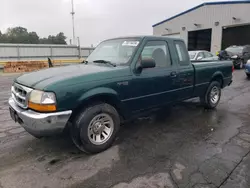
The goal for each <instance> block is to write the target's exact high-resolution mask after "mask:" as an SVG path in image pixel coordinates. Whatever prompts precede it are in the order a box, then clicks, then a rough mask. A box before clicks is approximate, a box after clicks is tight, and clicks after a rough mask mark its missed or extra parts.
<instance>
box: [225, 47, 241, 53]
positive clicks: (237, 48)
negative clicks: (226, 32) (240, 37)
mask: <svg viewBox="0 0 250 188" xmlns="http://www.w3.org/2000/svg"><path fill="white" fill-rule="evenodd" d="M242 50H243V47H242V46H237V47H228V48H226V51H227V52H231V53H233V54H240V53H242Z"/></svg>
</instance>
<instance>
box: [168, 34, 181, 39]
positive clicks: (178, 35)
mask: <svg viewBox="0 0 250 188" xmlns="http://www.w3.org/2000/svg"><path fill="white" fill-rule="evenodd" d="M165 36H166V37H170V38H181V35H180V33H176V34H172V35H165Z"/></svg>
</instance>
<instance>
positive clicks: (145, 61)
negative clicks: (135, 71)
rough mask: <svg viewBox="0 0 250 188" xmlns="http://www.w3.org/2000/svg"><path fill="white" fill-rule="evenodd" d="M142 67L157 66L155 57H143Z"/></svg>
mask: <svg viewBox="0 0 250 188" xmlns="http://www.w3.org/2000/svg"><path fill="white" fill-rule="evenodd" d="M140 67H141V68H142V69H147V68H154V67H155V60H154V59H153V58H145V59H142V60H141V65H140Z"/></svg>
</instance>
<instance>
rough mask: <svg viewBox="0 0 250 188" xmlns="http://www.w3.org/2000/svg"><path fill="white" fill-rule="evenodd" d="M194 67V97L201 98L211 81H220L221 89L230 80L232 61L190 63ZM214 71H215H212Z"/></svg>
mask: <svg viewBox="0 0 250 188" xmlns="http://www.w3.org/2000/svg"><path fill="white" fill-rule="evenodd" d="M192 65H193V67H194V78H195V79H194V86H195V87H194V96H201V95H203V94H204V91H206V88H207V87H208V85H209V83H210V82H211V79H215V78H216V79H218V80H221V82H222V83H221V87H222V88H223V87H225V86H227V85H228V84H229V83H230V82H231V80H232V67H233V63H232V61H206V62H205V61H202V62H195V63H192ZM215 69H216V71H214V70H215Z"/></svg>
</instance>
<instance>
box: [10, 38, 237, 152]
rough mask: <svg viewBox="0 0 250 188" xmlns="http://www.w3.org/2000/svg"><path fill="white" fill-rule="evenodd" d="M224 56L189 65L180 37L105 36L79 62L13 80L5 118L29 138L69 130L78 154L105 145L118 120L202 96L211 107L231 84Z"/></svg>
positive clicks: (228, 64) (100, 148)
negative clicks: (28, 135) (16, 123)
mask: <svg viewBox="0 0 250 188" xmlns="http://www.w3.org/2000/svg"><path fill="white" fill-rule="evenodd" d="M232 72H233V64H232V62H230V61H217V62H200V63H195V64H192V63H191V62H190V60H189V55H188V51H187V49H186V45H185V43H184V42H183V41H182V40H180V39H172V38H166V37H155V36H141V37H122V38H115V39H110V40H106V41H103V42H102V43H100V44H99V45H98V46H97V47H96V49H95V50H94V51H93V52H92V54H91V55H90V56H89V57H88V58H87V59H86V61H84V62H83V63H82V64H78V65H70V66H65V67H53V68H48V69H45V70H40V71H37V72H32V73H27V74H24V75H22V76H20V77H18V78H16V79H15V80H14V82H13V85H12V87H11V97H10V99H9V106H10V115H11V117H12V119H13V120H14V121H15V122H18V123H19V124H21V125H22V126H23V127H24V128H25V130H26V131H27V132H29V133H30V134H32V135H33V136H35V137H38V138H39V137H44V136H51V135H55V134H57V133H61V132H63V131H64V130H65V129H66V130H69V132H70V135H71V137H72V140H73V142H74V143H75V145H76V146H77V147H78V148H79V149H80V150H81V151H84V152H87V153H98V152H101V151H103V150H105V149H107V148H109V147H110V146H111V145H112V143H113V141H114V140H115V137H116V135H117V132H118V130H119V127H120V125H121V123H123V122H125V121H127V120H131V119H134V118H137V117H138V116H141V115H142V114H144V113H148V112H151V110H155V109H157V108H160V107H162V106H166V105H171V104H173V103H176V102H178V101H183V100H186V99H190V98H194V97H200V99H201V102H202V103H203V104H204V106H205V107H206V108H210V109H212V108H215V107H216V106H217V105H218V103H219V101H220V97H221V89H222V88H224V87H226V86H228V85H230V84H231V82H232Z"/></svg>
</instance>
